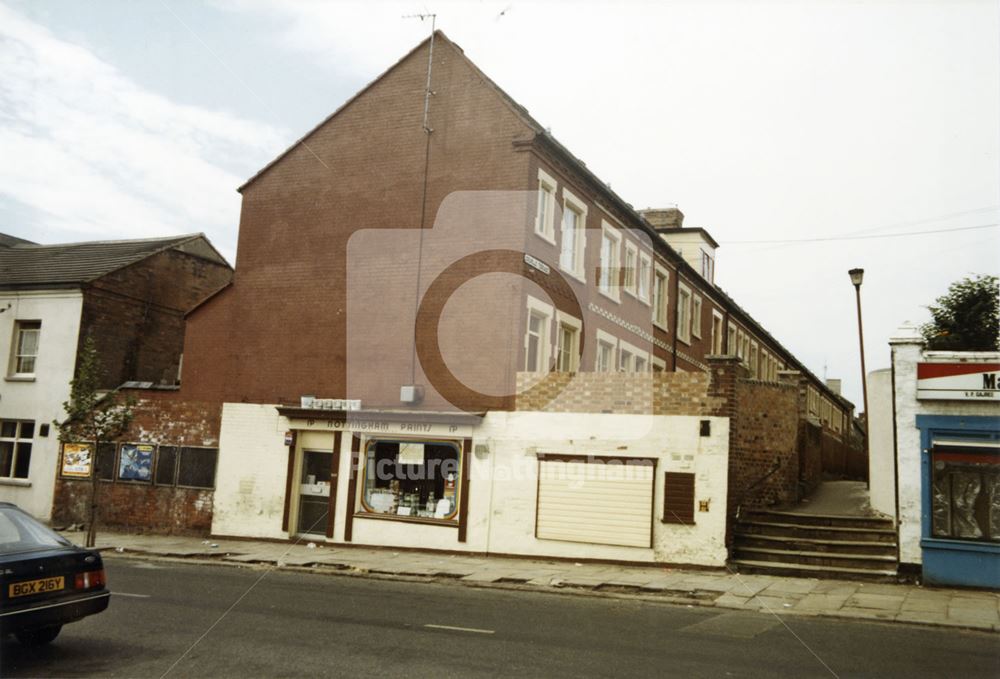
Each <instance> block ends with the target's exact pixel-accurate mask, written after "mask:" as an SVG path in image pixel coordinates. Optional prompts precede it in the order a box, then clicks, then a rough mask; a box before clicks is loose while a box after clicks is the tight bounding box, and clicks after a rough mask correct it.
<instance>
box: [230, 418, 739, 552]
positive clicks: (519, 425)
mask: <svg viewBox="0 0 1000 679" xmlns="http://www.w3.org/2000/svg"><path fill="white" fill-rule="evenodd" d="M703 419H707V420H710V422H711V436H708V437H701V436H699V428H700V421H701V420H703ZM291 424H292V423H290V422H289V421H288V420H287V419H286V418H283V417H280V416H279V415H278V413H277V410H276V409H275V407H274V406H271V405H250V404H233V403H227V404H225V405H224V406H223V411H222V432H221V437H220V446H219V468H218V477H217V478H218V481H217V484H216V492H215V511H214V518H213V523H212V532H213V533H214V534H217V535H232V536H246V537H272V538H284V537H288V536H289V534H288V533H284V532H282V530H281V519H282V512H283V508H284V495H285V475H286V470H287V462H288V457H287V455H288V453H287V448H286V447H285V445H284V440H283V438H284V432H285V431H287V430H288V429H289V428H290V426H291ZM314 426H315V431H307V432H302V431H300V434H299V440H298V444H299V445H298V448H299V450H302V449H305V448H311V449H320V450H331V449H332V445H333V436H334V435H333V433H332V432H330V431H323V427H324V426H325V424H324V423H323V421H320V420H317V421H316V423H315V425H314ZM399 433H400V432H395V431H393V432H384V435H396V434H399ZM471 436H472V439H473V444H474V448H475V445H476V444H486V446H487V447H488V449H489V452H488V453H485V454H478V455H477V454H475V453H473V454H472V455H471V456H470V457H471V465H470V483H469V512H468V523H467V532H466V536H467V541H466V542H464V543H460V542H458V529H457V528H456V527H450V526H437V525H422V524H417V523H412V522H403V521H392V520H386V519H374V518H364V517H361V516H356V517H354V518H353V527H352V531H353V535H352V538H353V539H352V541H353V543H354V544H359V545H387V546H397V547H420V548H430V549H441V550H458V551H473V552H492V553H505V554H521V555H530V556H556V557H568V558H592V559H605V560H627V561H648V562H673V563H688V564H701V565H709V566H721V565H723V564H724V563H725V560H726V548H725V511H726V492H727V478H728V440H729V422H728V420H727V419H726V418H704V417H679V416H677V417H675V416H658V417H648V416H644V415H605V414H570V413H566V414H563V413H551V414H550V413H507V412H494V413H489V414H488V415H487V416H486V417H485V418H484V420H483V422H482V424H480V425H479V426H478V427H476V428H475V430H474V431H472V432H471ZM461 437H462V436H461V435H456V438H461ZM350 443H351V436H350V435H349V434H348V433H346V432H345V434H344V435H343V437H342V441H341V460H340V474H339V477H338V481H339V487H338V492H337V502H336V520H335V525H334V537H333V541H334V542H342V541H343V537H344V528H345V526H346V521H347V516H346V509H347V485H348V479H349V471H350V459H351V456H350ZM538 453H560V454H583V455H586V454H593V455H604V456H634V457H653V458H656V459H657V460H658V464H657V469H656V489H655V497H654V502H653V507H652V508H651V511H655V516H654V520H653V524H652V530H653V547H652V548H651V549H650V548H637V547H619V546H612V545H594V544H583V543H577V542H564V541H557V540H537V539H536V538H535V537H534V529H535V499H536V489H537V478H536V474H537V466H538V458H537V454H538ZM665 471H683V472H692V473H694V474H695V475H696V487H695V498H696V501H697V500H702V501H708V503H709V504H708V511H707V512H696V513H695V525H693V526H680V525H676V524H663V523H661V522H660V519H661V518H662V506H663V472H665ZM298 475H299V472H298V469H297V468H296V471H295V478H296V479H298ZM358 486H359V488H358V492H359V494H360V492H361V488H360V486H361V484H358ZM297 487H298V486H297V484H293V488H297ZM297 504H298V499H297V496H296V495H294V491H293V497H292V501H291V509H292V513H291V516H290V521H289V525H290V526H291V527H293V530H292V534H294V526H295V525H296V520H297V516H296V513H297V511H296V510H297ZM357 506H360V503H358V504H357ZM310 539H315V538H310Z"/></svg>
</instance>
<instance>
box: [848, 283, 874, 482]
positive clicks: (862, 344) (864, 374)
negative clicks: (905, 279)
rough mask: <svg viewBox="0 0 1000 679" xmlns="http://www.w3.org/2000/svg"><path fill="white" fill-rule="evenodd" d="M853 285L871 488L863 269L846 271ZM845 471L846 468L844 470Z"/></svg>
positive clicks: (869, 417) (867, 477) (869, 415)
mask: <svg viewBox="0 0 1000 679" xmlns="http://www.w3.org/2000/svg"><path fill="white" fill-rule="evenodd" d="M847 273H848V274H849V275H850V276H851V283H852V284H853V285H854V293H855V296H856V297H857V301H858V343H859V345H860V348H861V394H862V397H863V399H864V407H865V463H866V464H867V465H868V470H867V473H866V474H865V487H866V488H871V464H872V463H871V447H870V445H869V439H870V436H869V433H870V430H871V413H870V412H869V411H868V373H867V372H866V371H865V331H864V327H863V326H862V324H861V281H862V280H863V279H864V276H865V270H864V269H851V270H850V271H848V272H847ZM845 471H846V470H845Z"/></svg>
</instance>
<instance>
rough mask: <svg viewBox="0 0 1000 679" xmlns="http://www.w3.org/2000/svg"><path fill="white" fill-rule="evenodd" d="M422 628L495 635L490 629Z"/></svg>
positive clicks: (443, 626) (446, 626)
mask: <svg viewBox="0 0 1000 679" xmlns="http://www.w3.org/2000/svg"><path fill="white" fill-rule="evenodd" d="M424 627H430V628H431V629H446V630H451V631H452V632H472V633H473V634H496V630H492V629H476V628H475V627H452V626H451V625H424Z"/></svg>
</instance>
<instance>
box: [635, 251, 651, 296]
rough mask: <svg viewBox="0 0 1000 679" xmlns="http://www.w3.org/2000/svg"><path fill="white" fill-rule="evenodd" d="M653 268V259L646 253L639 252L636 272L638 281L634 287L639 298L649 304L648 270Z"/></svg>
mask: <svg viewBox="0 0 1000 679" xmlns="http://www.w3.org/2000/svg"><path fill="white" fill-rule="evenodd" d="M652 268H653V260H651V259H650V258H649V255H647V254H646V253H644V252H643V253H640V254H639V271H638V273H637V277H638V281H637V283H636V288H637V290H638V293H639V299H641V300H642V301H643V302H645V303H646V304H649V272H650V269H652Z"/></svg>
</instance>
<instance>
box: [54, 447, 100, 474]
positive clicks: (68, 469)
mask: <svg viewBox="0 0 1000 679" xmlns="http://www.w3.org/2000/svg"><path fill="white" fill-rule="evenodd" d="M92 451H93V447H92V446H91V445H90V444H89V443H64V444H63V459H62V475H63V476H90V469H91V466H92V464H93V459H94V456H93V455H92Z"/></svg>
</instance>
